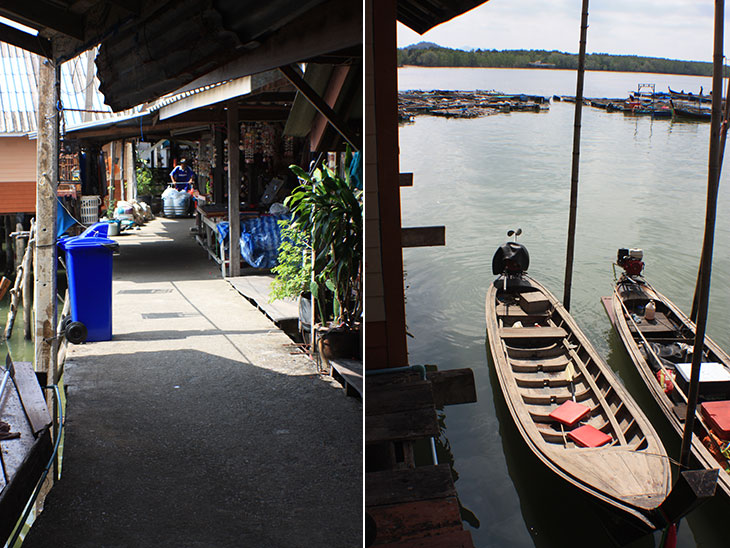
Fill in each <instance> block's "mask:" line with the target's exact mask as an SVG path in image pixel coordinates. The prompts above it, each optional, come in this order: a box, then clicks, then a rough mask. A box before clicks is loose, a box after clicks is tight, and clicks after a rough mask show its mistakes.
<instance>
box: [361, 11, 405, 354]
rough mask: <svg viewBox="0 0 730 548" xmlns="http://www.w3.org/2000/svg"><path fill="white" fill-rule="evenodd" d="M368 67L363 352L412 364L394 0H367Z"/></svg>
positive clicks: (366, 75)
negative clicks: (407, 328)
mask: <svg viewBox="0 0 730 548" xmlns="http://www.w3.org/2000/svg"><path fill="white" fill-rule="evenodd" d="M375 4H377V6H378V9H377V10H376V9H375ZM365 67H366V68H365V150H367V154H366V155H365V181H366V183H365V310H366V315H365V317H366V320H365V322H366V323H365V355H366V368H367V369H381V368H386V367H399V366H404V365H408V351H407V346H406V334H405V321H406V318H405V303H404V294H403V250H402V247H401V212H400V180H399V165H398V104H397V101H398V86H397V81H398V75H397V60H396V1H395V0H381V1H378V2H373V1H372V0H369V1H367V2H366V3H365ZM374 67H377V71H375V70H374Z"/></svg>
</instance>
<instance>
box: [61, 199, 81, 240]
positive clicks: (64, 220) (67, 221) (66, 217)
mask: <svg viewBox="0 0 730 548" xmlns="http://www.w3.org/2000/svg"><path fill="white" fill-rule="evenodd" d="M76 222H77V221H76V219H74V218H73V217H71V215H70V214H69V212H68V211H66V208H65V207H63V203H62V202H61V200H58V209H57V210H56V231H57V232H56V234H58V236H59V237H60V236H62V235H63V234H64V233H65V232H66V231H67V230H68V229H69V228H71V227H72V226H73V225H75V224H76Z"/></svg>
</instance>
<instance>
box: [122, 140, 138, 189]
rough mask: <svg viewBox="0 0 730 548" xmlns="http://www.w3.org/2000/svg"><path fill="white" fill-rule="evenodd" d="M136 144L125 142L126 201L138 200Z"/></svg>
mask: <svg viewBox="0 0 730 548" xmlns="http://www.w3.org/2000/svg"><path fill="white" fill-rule="evenodd" d="M134 157H135V154H134V143H133V142H132V141H125V142H124V175H125V178H126V185H125V188H126V189H127V195H126V197H125V199H126V200H127V201H131V200H134V199H136V198H137V170H136V169H135V165H134V163H135V162H134Z"/></svg>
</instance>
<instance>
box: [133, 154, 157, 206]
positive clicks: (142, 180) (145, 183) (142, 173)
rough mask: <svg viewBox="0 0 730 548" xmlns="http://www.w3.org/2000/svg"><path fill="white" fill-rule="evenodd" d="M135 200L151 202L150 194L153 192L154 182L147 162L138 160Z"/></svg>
mask: <svg viewBox="0 0 730 548" xmlns="http://www.w3.org/2000/svg"><path fill="white" fill-rule="evenodd" d="M136 172H137V201H138V202H145V203H147V204H151V203H152V194H154V193H155V190H156V189H155V186H156V185H155V182H154V180H153V177H152V170H151V169H150V167H149V166H148V165H147V162H145V161H144V160H140V161H139V162H137V169H136Z"/></svg>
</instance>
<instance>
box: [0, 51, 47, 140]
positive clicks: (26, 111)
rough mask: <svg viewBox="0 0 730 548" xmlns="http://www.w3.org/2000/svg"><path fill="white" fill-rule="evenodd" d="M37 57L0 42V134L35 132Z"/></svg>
mask: <svg viewBox="0 0 730 548" xmlns="http://www.w3.org/2000/svg"><path fill="white" fill-rule="evenodd" d="M39 59H40V58H39V57H38V56H37V55H34V54H32V53H29V52H27V51H25V50H22V49H20V48H16V47H15V46H10V45H8V44H5V43H3V42H0V133H11V134H18V133H20V134H23V133H28V132H29V131H34V130H35V128H36V108H35V105H36V104H37V103H38V78H37V74H38V70H37V67H38V63H39Z"/></svg>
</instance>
